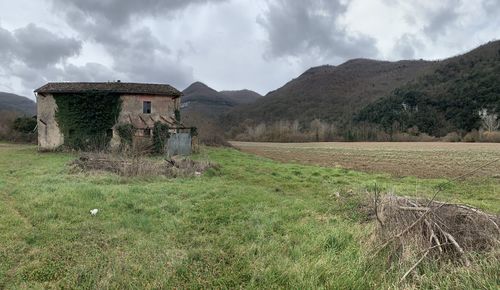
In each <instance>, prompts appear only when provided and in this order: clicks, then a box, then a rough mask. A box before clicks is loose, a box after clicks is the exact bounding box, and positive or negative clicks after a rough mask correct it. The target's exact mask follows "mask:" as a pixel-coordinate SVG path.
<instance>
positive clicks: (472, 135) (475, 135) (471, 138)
mask: <svg viewBox="0 0 500 290" xmlns="http://www.w3.org/2000/svg"><path fill="white" fill-rule="evenodd" d="M463 141H464V142H478V141H479V132H478V131H477V130H472V131H470V132H469V133H467V134H466V135H465V136H464V138H463Z"/></svg>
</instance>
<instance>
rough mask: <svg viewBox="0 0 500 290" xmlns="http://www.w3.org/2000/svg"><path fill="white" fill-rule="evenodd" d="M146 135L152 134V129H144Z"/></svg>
mask: <svg viewBox="0 0 500 290" xmlns="http://www.w3.org/2000/svg"><path fill="white" fill-rule="evenodd" d="M144 136H146V137H149V136H151V129H144Z"/></svg>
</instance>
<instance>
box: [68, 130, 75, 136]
mask: <svg viewBox="0 0 500 290" xmlns="http://www.w3.org/2000/svg"><path fill="white" fill-rule="evenodd" d="M74 134H75V129H69V131H68V135H69V137H71V136H73V135H74Z"/></svg>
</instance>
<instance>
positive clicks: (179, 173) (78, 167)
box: [70, 153, 217, 177]
mask: <svg viewBox="0 0 500 290" xmlns="http://www.w3.org/2000/svg"><path fill="white" fill-rule="evenodd" d="M70 167H71V171H72V172H78V171H108V172H112V173H115V174H118V175H121V176H129V177H130V176H167V177H188V176H197V175H201V174H202V173H203V172H204V171H206V170H207V169H209V168H216V167H217V166H216V165H215V164H213V163H211V162H208V161H194V160H190V159H187V158H175V159H174V158H172V159H164V160H158V159H152V158H148V157H144V156H132V157H128V156H121V155H113V154H105V153H89V154H83V155H81V156H80V157H79V158H77V159H75V160H73V161H72V162H71V163H70Z"/></svg>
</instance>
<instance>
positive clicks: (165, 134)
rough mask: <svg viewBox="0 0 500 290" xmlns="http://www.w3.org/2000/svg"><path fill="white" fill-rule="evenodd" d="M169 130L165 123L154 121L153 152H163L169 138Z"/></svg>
mask: <svg viewBox="0 0 500 290" xmlns="http://www.w3.org/2000/svg"><path fill="white" fill-rule="evenodd" d="M169 130H170V128H169V127H168V125H167V124H163V123H161V122H155V124H154V127H153V146H154V151H155V153H158V154H163V153H165V146H166V145H167V140H168V138H170V132H169Z"/></svg>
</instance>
